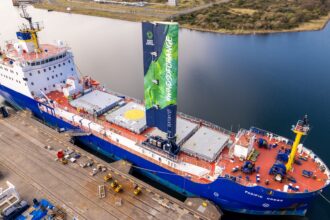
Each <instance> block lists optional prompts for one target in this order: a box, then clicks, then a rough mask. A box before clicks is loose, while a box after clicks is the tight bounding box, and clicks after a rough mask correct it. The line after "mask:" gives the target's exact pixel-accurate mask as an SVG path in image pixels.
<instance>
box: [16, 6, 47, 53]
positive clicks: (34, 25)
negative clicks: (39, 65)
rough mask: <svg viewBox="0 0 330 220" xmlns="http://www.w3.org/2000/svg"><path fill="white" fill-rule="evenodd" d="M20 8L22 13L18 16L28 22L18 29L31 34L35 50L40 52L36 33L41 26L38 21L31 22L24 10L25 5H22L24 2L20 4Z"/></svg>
mask: <svg viewBox="0 0 330 220" xmlns="http://www.w3.org/2000/svg"><path fill="white" fill-rule="evenodd" d="M20 9H21V10H22V13H21V14H20V16H21V17H22V18H24V19H25V20H27V21H28V22H29V27H26V26H23V27H22V28H21V30H20V31H21V32H23V33H29V34H31V40H32V42H33V44H34V49H35V52H36V53H41V49H40V45H39V40H38V35H37V33H38V32H39V31H41V29H42V28H41V26H40V24H39V23H33V22H32V17H30V15H29V14H28V13H27V11H26V5H24V4H23V5H20Z"/></svg>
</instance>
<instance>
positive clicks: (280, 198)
mask: <svg viewBox="0 0 330 220" xmlns="http://www.w3.org/2000/svg"><path fill="white" fill-rule="evenodd" d="M0 94H1V95H2V96H3V97H4V98H5V99H6V101H8V102H9V103H11V104H12V105H13V106H15V107H20V108H23V109H29V110H30V111H31V112H33V114H34V115H35V116H36V117H38V118H39V119H41V120H42V121H44V122H45V123H47V124H50V125H52V126H54V127H58V128H65V129H77V127H75V126H73V125H71V124H69V123H67V122H65V121H63V120H61V119H59V118H57V117H55V116H54V115H52V114H51V113H46V112H43V111H41V110H40V109H39V107H38V104H40V103H38V102H37V101H36V100H34V99H31V98H29V97H27V96H24V95H22V94H20V93H17V92H15V91H13V90H11V89H8V88H6V87H4V86H3V85H0ZM79 141H81V142H83V143H85V144H86V145H87V146H89V147H90V148H93V149H94V150H96V151H99V152H100V153H102V154H103V155H106V156H108V157H110V158H112V159H114V160H119V159H124V160H127V161H130V162H131V163H133V164H134V165H136V166H138V167H141V168H146V169H148V170H153V171H155V172H146V171H144V174H145V175H147V176H148V177H150V178H152V179H153V180H156V181H157V182H159V183H161V184H163V185H165V186H166V187H169V188H171V189H172V190H175V191H177V192H179V193H181V194H183V195H186V196H196V197H202V198H205V199H208V200H210V201H213V202H214V203H215V204H217V205H218V206H219V207H221V209H223V210H227V211H231V212H238V213H246V214H254V215H301V216H302V215H305V213H306V211H307V208H308V204H309V203H310V202H311V201H312V200H313V199H314V198H315V197H316V196H317V195H318V193H319V192H303V193H284V192H279V191H274V190H271V189H267V188H264V187H261V186H253V187H247V186H242V185H240V184H239V183H237V182H234V181H232V180H230V179H227V178H223V177H220V178H218V179H217V180H215V181H214V182H212V183H208V184H201V183H196V182H192V181H191V180H190V179H189V178H185V177H182V176H179V175H176V174H175V173H173V172H171V171H169V170H167V169H165V168H163V167H161V166H158V165H157V164H154V163H152V162H150V161H147V160H145V159H143V158H141V157H139V156H137V155H134V154H132V153H130V152H128V151H126V150H124V149H122V148H120V147H118V146H116V145H114V144H112V143H109V142H107V141H105V140H103V139H101V138H99V137H97V136H94V135H89V136H82V137H79Z"/></svg>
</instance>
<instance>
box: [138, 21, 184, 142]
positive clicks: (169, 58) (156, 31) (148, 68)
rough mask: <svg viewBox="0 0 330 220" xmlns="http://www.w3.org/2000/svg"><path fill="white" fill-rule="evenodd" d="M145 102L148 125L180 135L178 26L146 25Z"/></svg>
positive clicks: (167, 24)
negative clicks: (178, 118)
mask: <svg viewBox="0 0 330 220" xmlns="http://www.w3.org/2000/svg"><path fill="white" fill-rule="evenodd" d="M142 32H143V51H144V53H143V59H144V99H145V106H146V118H147V125H148V126H150V127H158V128H159V129H160V130H162V131H164V132H167V134H168V138H174V137H175V133H176V111H177V87H178V32H179V26H178V23H174V22H160V23H149V22H144V23H143V24H142Z"/></svg>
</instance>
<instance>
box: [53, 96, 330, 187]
mask: <svg viewBox="0 0 330 220" xmlns="http://www.w3.org/2000/svg"><path fill="white" fill-rule="evenodd" d="M47 97H48V98H49V99H52V100H54V101H56V102H57V103H58V105H59V106H60V107H61V108H62V109H65V110H67V111H69V112H71V113H74V114H77V115H80V116H82V117H84V118H86V119H89V120H91V121H95V122H96V123H98V124H100V125H102V126H104V127H105V128H106V129H109V130H112V131H115V132H116V133H118V134H121V135H122V136H125V137H127V138H129V139H131V140H134V141H137V142H138V143H141V142H143V141H145V140H146V138H147V137H146V134H148V133H149V132H150V131H151V130H152V129H153V128H149V129H147V130H145V131H144V132H143V133H142V134H135V133H133V132H131V131H129V130H127V129H125V128H123V127H120V126H118V125H115V124H112V123H110V122H108V121H106V119H105V117H104V116H100V117H98V118H97V119H96V120H95V119H93V117H92V116H91V115H88V114H87V113H85V112H83V111H81V110H80V111H79V112H78V111H77V109H75V108H74V107H72V106H71V105H70V103H69V101H68V99H67V98H66V97H64V95H63V93H61V92H58V91H53V92H50V93H48V94H47ZM125 101H126V102H130V101H132V100H130V99H126V100H125ZM99 136H100V137H102V138H106V137H104V136H102V135H100V134H99ZM259 137H261V135H257V139H258V138H259ZM262 138H263V139H266V140H267V141H268V143H275V142H276V141H275V140H272V141H270V140H269V138H268V137H266V136H262ZM231 139H232V140H233V141H234V139H235V138H234V136H231ZM240 141H241V142H245V144H246V143H248V142H249V138H248V137H245V136H244V135H243V136H242V137H241V140H240ZM276 143H278V146H277V147H276V148H272V149H264V148H259V147H258V146H257V143H254V149H255V150H257V151H259V153H260V155H259V156H258V157H257V160H256V162H255V166H256V167H260V170H259V175H260V182H259V183H256V175H257V174H256V173H253V174H251V175H250V174H249V175H246V174H244V173H242V172H241V171H237V172H235V173H233V172H232V168H234V167H236V166H239V167H241V166H242V165H243V163H244V161H240V160H239V158H237V157H235V158H234V159H233V160H231V159H230V155H229V149H228V148H227V147H226V148H225V149H224V150H223V151H222V153H221V154H220V156H219V158H218V159H217V160H216V161H215V162H213V163H210V162H207V161H204V160H202V159H198V158H196V157H193V156H189V155H187V154H185V153H183V152H181V153H180V154H179V158H178V159H179V160H181V161H184V162H187V163H190V164H193V165H196V166H199V167H203V168H205V169H207V170H209V171H210V172H209V174H208V175H207V176H208V177H209V179H208V178H207V176H203V177H199V176H194V175H191V174H189V173H185V172H182V171H179V170H176V169H174V168H173V167H170V166H167V165H164V164H162V166H165V167H166V168H167V169H169V170H171V171H173V172H176V173H178V174H179V175H186V176H190V177H191V180H192V181H196V182H200V183H208V182H211V181H212V180H211V179H212V175H213V174H214V172H215V167H216V166H219V167H222V168H224V170H223V171H222V174H221V176H224V175H226V174H227V175H230V176H235V177H236V179H237V181H238V182H239V183H240V184H242V185H246V186H253V185H260V186H263V187H266V188H271V189H274V190H281V191H283V188H284V185H288V184H290V183H291V182H289V181H288V180H287V179H285V180H284V181H283V182H282V183H280V182H277V181H275V180H274V179H273V176H272V175H270V174H269V173H268V172H269V170H270V168H271V167H272V165H273V164H274V163H275V161H276V155H277V153H278V150H279V149H281V148H282V147H283V148H290V146H289V145H287V144H285V143H282V142H281V143H279V142H276ZM120 146H121V147H123V148H125V149H126V147H125V146H123V145H120ZM126 150H129V151H131V149H126ZM134 153H135V154H138V155H139V156H141V157H144V158H145V159H148V160H150V158H148V157H147V156H145V155H142V154H140V153H136V152H134ZM304 156H306V155H304ZM156 162H158V161H156ZM293 168H294V172H289V175H290V176H292V177H294V178H295V179H296V181H297V183H293V186H299V188H300V192H303V191H305V190H308V191H315V190H318V189H320V188H322V187H323V186H324V185H325V183H326V181H327V178H328V177H327V175H326V174H325V173H323V172H321V171H320V169H319V167H318V164H317V163H315V161H314V160H313V159H312V158H308V160H307V161H302V165H297V164H294V165H293ZM303 170H308V171H312V172H313V174H314V175H315V176H316V178H307V177H304V176H302V171H303ZM247 176H248V178H249V181H247ZM239 177H241V178H239ZM265 180H269V185H266V184H265ZM288 192H294V191H292V190H289V191H288Z"/></svg>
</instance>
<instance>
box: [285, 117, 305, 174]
mask: <svg viewBox="0 0 330 220" xmlns="http://www.w3.org/2000/svg"><path fill="white" fill-rule="evenodd" d="M309 129H310V127H309V122H308V117H307V115H305V116H304V118H303V120H299V121H298V122H297V124H296V125H295V126H293V127H292V131H293V133H295V134H296V138H295V140H294V142H293V145H292V148H291V152H290V155H289V160H288V162H287V163H286V165H285V167H286V171H290V170H292V164H293V163H294V159H295V156H296V153H297V148H298V145H299V143H300V140H301V137H302V136H305V135H307V134H308V132H309Z"/></svg>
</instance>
